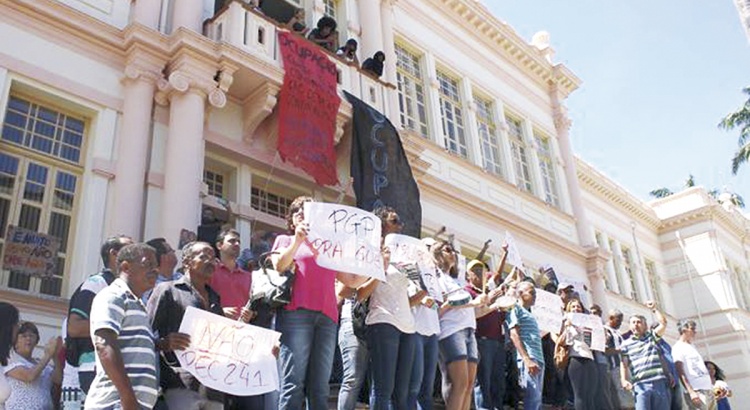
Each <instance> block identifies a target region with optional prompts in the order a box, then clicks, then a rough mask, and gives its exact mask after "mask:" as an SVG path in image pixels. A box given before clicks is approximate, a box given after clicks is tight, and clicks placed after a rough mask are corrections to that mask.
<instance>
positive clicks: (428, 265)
mask: <svg viewBox="0 0 750 410" xmlns="http://www.w3.org/2000/svg"><path fill="white" fill-rule="evenodd" d="M384 244H385V246H387V247H388V249H389V250H390V251H391V263H395V264H410V263H416V265H417V268H418V270H419V274H420V276H421V277H420V280H419V281H417V282H419V284H420V286H421V287H422V288H423V289H425V290H426V291H427V293H429V294H430V296H432V297H433V298H435V299H436V300H438V301H442V300H443V293H442V292H441V291H440V284H439V283H438V280H437V276H436V275H435V269H436V268H435V262H434V261H433V260H432V254H431V253H430V251H429V249H427V246H425V245H424V244H423V243H422V241H421V240H419V239H416V238H413V237H411V236H407V235H401V234H393V233H392V234H389V235H388V236H386V237H385V243H384Z"/></svg>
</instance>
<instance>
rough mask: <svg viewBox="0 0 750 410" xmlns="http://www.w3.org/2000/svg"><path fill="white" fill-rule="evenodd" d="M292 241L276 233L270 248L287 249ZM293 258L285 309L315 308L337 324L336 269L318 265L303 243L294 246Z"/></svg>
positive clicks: (306, 245)
mask: <svg viewBox="0 0 750 410" xmlns="http://www.w3.org/2000/svg"><path fill="white" fill-rule="evenodd" d="M292 241H293V237H292V236H288V235H279V236H277V237H276V242H274V244H273V250H278V249H282V248H287V247H289V246H290V245H291V244H292ZM294 261H295V263H296V264H297V269H296V270H295V272H294V273H295V275H296V276H295V278H294V286H293V287H292V302H291V303H289V304H288V305H286V307H285V309H286V310H297V309H307V310H314V311H316V312H321V313H323V314H324V315H326V316H328V317H329V318H331V320H333V321H334V322H336V323H338V321H339V311H338V304H337V302H336V288H335V286H336V274H337V272H336V271H334V270H331V269H326V268H323V267H321V266H319V265H318V263H317V262H316V261H315V256H313V253H312V251H311V250H310V247H309V245H308V244H306V243H303V244H302V245H300V247H299V248H298V249H297V253H296V254H295V255H294Z"/></svg>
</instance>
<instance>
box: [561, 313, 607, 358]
mask: <svg viewBox="0 0 750 410" xmlns="http://www.w3.org/2000/svg"><path fill="white" fill-rule="evenodd" d="M570 320H571V322H572V323H573V326H576V327H577V328H579V329H580V330H581V331H583V332H584V338H585V339H586V342H587V343H588V341H589V340H591V343H588V345H589V347H591V349H592V350H598V351H600V352H603V351H604V349H605V347H606V344H605V341H606V338H605V336H604V325H602V319H601V318H600V317H599V316H596V315H587V314H585V313H571V314H570ZM589 335H590V336H589Z"/></svg>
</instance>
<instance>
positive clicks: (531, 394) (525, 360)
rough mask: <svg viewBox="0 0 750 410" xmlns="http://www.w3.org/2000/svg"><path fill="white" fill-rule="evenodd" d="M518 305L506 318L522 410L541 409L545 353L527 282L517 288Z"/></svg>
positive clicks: (531, 290) (534, 298) (532, 289)
mask: <svg viewBox="0 0 750 410" xmlns="http://www.w3.org/2000/svg"><path fill="white" fill-rule="evenodd" d="M516 292H517V294H518V299H519V300H518V304H517V305H516V306H515V307H514V308H513V309H511V311H510V312H509V313H508V316H507V318H506V320H507V322H508V328H509V329H510V340H512V341H513V345H514V346H515V347H516V356H517V357H516V362H517V364H518V379H519V380H518V381H519V384H520V385H521V387H523V388H524V397H523V408H524V410H540V409H541V408H542V390H543V388H544V353H543V351H542V337H541V334H540V332H539V325H538V324H537V322H536V319H535V318H534V316H533V315H532V314H531V307H532V306H533V305H534V303H535V302H536V289H535V288H534V285H532V284H531V283H529V282H521V283H519V284H518V287H517V288H516Z"/></svg>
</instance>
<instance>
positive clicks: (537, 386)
mask: <svg viewBox="0 0 750 410" xmlns="http://www.w3.org/2000/svg"><path fill="white" fill-rule="evenodd" d="M534 361H535V362H536V364H538V365H539V367H540V369H539V370H541V371H540V372H539V373H537V374H536V375H535V376H532V375H530V374H529V372H528V371H527V370H526V365H525V364H524V362H523V360H521V359H520V356H519V359H518V384H519V385H521V387H522V388H523V389H524V393H523V410H541V408H542V390H543V389H544V364H543V363H539V362H537V361H536V360H534Z"/></svg>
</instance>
